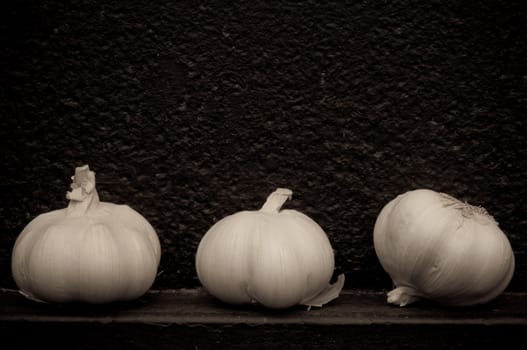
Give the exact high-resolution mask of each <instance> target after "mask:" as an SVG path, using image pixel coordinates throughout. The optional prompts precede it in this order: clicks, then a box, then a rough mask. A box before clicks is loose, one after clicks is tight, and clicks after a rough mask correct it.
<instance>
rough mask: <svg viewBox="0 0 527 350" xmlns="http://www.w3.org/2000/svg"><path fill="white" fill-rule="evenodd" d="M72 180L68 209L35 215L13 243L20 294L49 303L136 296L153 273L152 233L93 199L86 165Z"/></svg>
mask: <svg viewBox="0 0 527 350" xmlns="http://www.w3.org/2000/svg"><path fill="white" fill-rule="evenodd" d="M72 180H73V182H72V184H71V191H70V192H68V193H67V194H66V197H67V198H68V199H69V201H70V202H69V205H68V207H67V208H64V209H59V210H55V211H51V212H49V213H44V214H41V215H39V216H37V217H36V218H34V219H33V220H32V221H31V222H30V223H29V224H28V225H27V226H26V227H25V228H24V230H23V231H22V233H21V234H20V235H19V236H18V238H17V240H16V242H15V245H14V247H13V253H12V259H11V270H12V273H13V277H14V280H15V283H16V284H17V286H18V287H19V289H20V292H21V294H22V295H24V296H26V297H27V298H29V299H32V300H37V301H42V302H49V303H66V302H86V303H92V304H102V303H109V302H114V301H125V300H131V299H135V298H138V297H139V296H141V295H143V294H144V293H145V292H146V291H147V290H148V289H149V288H150V286H151V285H152V283H153V282H154V280H155V277H156V274H157V268H158V265H159V261H160V257H161V247H160V243H159V239H158V236H157V234H156V232H155V230H154V229H153V227H152V226H151V225H150V223H149V222H148V221H147V220H146V219H145V218H144V217H143V216H142V215H140V214H139V213H138V212H136V211H135V210H133V209H132V208H130V207H128V206H126V205H117V204H113V203H107V202H101V201H99V196H98V194H97V191H96V188H95V173H94V172H93V171H91V170H90V169H89V167H88V165H85V166H82V167H78V168H76V169H75V175H74V176H73V177H72Z"/></svg>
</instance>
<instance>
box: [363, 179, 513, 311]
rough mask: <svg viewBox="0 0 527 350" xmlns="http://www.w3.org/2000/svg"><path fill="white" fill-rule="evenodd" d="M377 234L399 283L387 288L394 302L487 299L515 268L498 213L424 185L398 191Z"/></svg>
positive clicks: (500, 289)
mask: <svg viewBox="0 0 527 350" xmlns="http://www.w3.org/2000/svg"><path fill="white" fill-rule="evenodd" d="M373 235H374V237H373V238H374V246H375V252H376V254H377V257H378V258H379V261H380V263H381V265H382V267H383V268H384V270H385V271H386V272H387V273H388V274H389V275H390V277H391V278H392V280H393V283H394V284H395V286H396V288H395V289H394V290H392V291H391V292H389V293H388V303H391V304H395V305H399V306H405V305H407V304H410V303H412V302H414V301H416V300H419V299H421V298H424V299H430V300H434V301H437V302H439V303H442V304H445V305H452V306H465V305H475V304H482V303H486V302H488V301H490V300H492V299H494V298H495V297H497V296H498V295H500V294H501V293H502V292H503V291H504V290H505V288H506V287H507V286H508V284H509V282H510V280H511V278H512V275H513V273H514V254H513V251H512V248H511V245H510V243H509V240H508V239H507V237H506V235H505V234H504V233H503V232H502V231H501V230H500V228H499V227H498V224H497V223H496V221H494V218H493V217H492V216H490V215H489V214H488V213H487V211H486V210H485V209H483V208H481V207H475V206H471V205H469V204H467V203H463V202H461V201H459V200H457V199H455V198H453V197H451V196H449V195H446V194H444V193H438V192H435V191H432V190H427V189H419V190H414V191H409V192H406V193H404V194H401V195H399V196H397V197H396V198H395V199H393V200H392V201H390V202H389V203H388V204H386V206H384V208H383V209H382V210H381V212H380V214H379V216H378V217H377V221H376V223H375V228H374V234H373Z"/></svg>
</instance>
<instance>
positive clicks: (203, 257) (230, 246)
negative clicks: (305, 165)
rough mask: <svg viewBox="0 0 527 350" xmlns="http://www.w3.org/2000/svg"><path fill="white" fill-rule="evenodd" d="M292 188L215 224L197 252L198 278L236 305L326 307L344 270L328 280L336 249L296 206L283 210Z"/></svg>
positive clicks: (274, 194)
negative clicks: (332, 279)
mask: <svg viewBox="0 0 527 350" xmlns="http://www.w3.org/2000/svg"><path fill="white" fill-rule="evenodd" d="M291 195H292V191H291V190H288V189H283V188H279V189H277V190H276V191H275V192H273V193H272V194H271V195H270V196H269V197H268V198H267V201H266V202H265V204H264V205H263V207H262V208H261V209H260V210H257V211H242V212H238V213H236V214H233V215H230V216H227V217H225V218H223V219H222V220H220V221H218V222H217V223H216V224H214V225H213V226H212V227H211V228H210V229H209V231H208V232H207V233H206V234H205V236H204V237H203V238H202V240H201V242H200V244H199V247H198V250H197V253H196V270H197V274H198V277H199V280H200V281H201V283H202V284H203V286H204V287H205V289H207V290H208V291H209V293H211V294H212V295H214V296H215V297H217V298H218V299H220V300H222V301H224V302H226V303H231V304H250V303H257V304H261V305H263V306H265V307H268V308H274V309H282V308H287V307H290V306H293V305H297V304H303V305H308V306H322V305H323V304H325V303H327V302H329V301H331V300H333V299H335V298H336V297H338V295H339V293H340V291H341V289H342V287H343V285H344V275H340V276H339V278H338V280H337V282H336V283H335V284H333V285H330V284H329V282H330V280H331V277H332V275H333V270H334V255H333V249H332V247H331V244H330V242H329V239H328V237H327V236H326V234H325V232H324V231H323V230H322V228H321V227H320V226H319V225H318V224H317V223H316V222H314V221H313V220H312V219H310V218H309V217H307V216H306V215H304V214H302V213H300V212H298V211H296V210H280V209H281V207H282V205H283V203H284V202H285V201H286V200H287V199H288V198H290V197H291Z"/></svg>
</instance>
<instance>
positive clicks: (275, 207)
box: [260, 188, 293, 213]
mask: <svg viewBox="0 0 527 350" xmlns="http://www.w3.org/2000/svg"><path fill="white" fill-rule="evenodd" d="M292 196H293V191H291V190H290V189H288V188H277V189H276V191H274V192H273V193H271V194H270V195H269V197H267V200H266V201H265V203H264V205H263V206H262V208H261V209H260V211H262V212H265V213H278V212H279V211H280V209H281V208H282V205H284V203H285V202H286V201H287V200H288V199H291V197H292Z"/></svg>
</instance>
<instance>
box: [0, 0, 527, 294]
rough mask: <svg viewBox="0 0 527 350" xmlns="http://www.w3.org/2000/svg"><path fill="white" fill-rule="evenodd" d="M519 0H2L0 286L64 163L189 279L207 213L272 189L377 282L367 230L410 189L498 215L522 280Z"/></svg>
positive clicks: (352, 282)
mask: <svg viewBox="0 0 527 350" xmlns="http://www.w3.org/2000/svg"><path fill="white" fill-rule="evenodd" d="M520 3H521V2H520V1H490V0H489V1H483V0H479V1H467V2H462V1H423V2H420V3H414V2H412V1H353V2H349V3H348V4H345V3H344V2H343V1H327V2H326V1H302V2H301V1H237V2H234V3H231V2H230V1H223V2H221V1H216V2H205V1H201V2H196V1H168V0H164V1H139V0H134V1H97V0H85V1H80V0H77V1H56V0H48V1H38V0H19V1H8V2H2V4H1V5H0V29H1V36H0V40H1V45H0V81H1V83H0V114H1V118H0V145H1V162H2V165H3V167H2V170H1V172H0V187H1V188H0V189H1V197H0V228H1V237H2V238H1V239H0V242H1V246H0V248H1V251H0V253H1V254H0V259H1V261H0V262H1V264H0V268H1V271H0V284H1V286H2V287H12V286H13V281H12V278H11V276H10V267H9V261H10V254H11V249H12V245H13V243H14V240H15V239H16V236H17V235H18V233H19V232H20V231H21V230H22V228H23V227H24V225H26V224H27V223H28V222H29V221H30V220H31V219H33V218H34V217H35V216H36V215H38V214H40V213H43V212H46V211H49V210H52V209H58V208H62V207H65V206H66V204H67V203H66V199H65V192H66V191H67V190H68V189H69V184H70V176H71V175H72V174H73V170H74V167H75V166H79V165H82V164H85V163H88V164H89V165H90V167H91V168H92V169H93V170H95V171H96V172H97V179H98V188H99V194H100V197H101V199H102V200H105V201H110V202H115V203H124V204H128V205H130V206H131V207H133V208H135V209H136V210H138V211H139V212H141V213H142V214H143V215H144V216H145V217H146V218H147V219H148V220H149V221H150V222H151V223H152V225H153V226H154V227H155V228H156V230H157V232H158V234H159V236H160V239H161V242H162V246H163V258H162V262H161V266H160V270H161V271H162V273H161V274H160V275H159V277H158V279H157V280H156V284H155V286H154V287H156V288H179V287H194V286H197V285H198V280H197V279H196V277H195V272H194V253H195V250H196V248H197V245H198V243H199V240H200V239H201V237H202V235H203V234H204V233H205V232H206V231H207V229H208V228H209V227H210V226H211V225H212V224H213V223H214V222H216V221H217V220H219V219H220V218H222V217H224V216H226V215H228V214H231V213H234V212H236V211H239V210H244V209H257V208H259V207H260V206H261V204H262V203H263V201H264V199H265V197H266V196H267V195H268V194H269V193H270V192H271V191H272V190H273V189H274V188H276V187H278V186H281V187H289V188H291V189H293V191H294V192H295V195H294V198H293V200H292V201H290V202H289V203H288V204H287V207H289V208H295V209H298V210H300V211H302V212H304V213H306V214H307V215H309V216H311V217H312V218H313V219H315V220H316V221H317V222H318V223H319V224H320V225H321V226H322V227H323V228H324V229H325V230H326V232H327V234H328V236H329V237H330V240H331V242H332V244H333V247H334V249H335V252H336V264H337V270H338V272H345V273H346V275H347V277H348V279H347V284H346V286H347V288H389V287H390V281H389V279H388V277H387V275H386V274H385V273H384V272H383V271H382V269H381V267H380V265H379V264H378V262H377V258H376V256H375V253H374V250H373V242H372V230H373V224H374V222H375V218H376V216H377V214H378V212H379V211H380V209H381V208H382V206H383V205H384V204H385V203H386V202H387V201H389V200H391V199H392V198H393V197H395V196H396V195H397V194H399V193H402V192H405V191H408V190H411V189H415V188H420V187H427V188H431V189H435V190H437V191H444V192H447V193H449V194H451V195H453V196H456V197H458V198H460V199H463V200H466V201H468V202H470V203H472V204H478V205H482V206H484V207H486V208H487V210H488V211H489V212H490V213H491V214H493V215H494V216H495V218H496V219H497V221H498V222H499V223H500V225H501V227H502V229H503V230H504V231H505V232H506V233H507V235H508V237H509V239H510V240H511V243H512V245H513V247H514V250H515V254H516V260H517V268H516V274H515V277H514V279H513V281H512V284H511V285H510V288H511V289H513V290H527V280H526V278H525V277H526V274H527V256H526V251H525V249H526V248H527V240H526V238H525V236H524V235H525V232H526V228H527V218H526V211H527V204H526V189H525V186H524V183H525V175H526V169H527V163H526V160H525V159H526V158H527V157H526V153H527V152H526V142H525V135H526V134H527V133H526V131H527V130H526V126H527V121H526V110H527V107H526V106H527V80H526V77H527V56H526V54H527V43H526V41H525V33H527V28H526V27H527V25H526V23H527V10H526V7H525V5H521V4H520Z"/></svg>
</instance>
